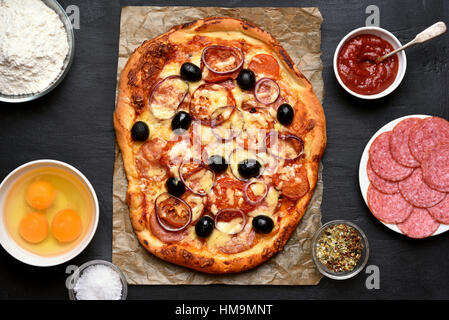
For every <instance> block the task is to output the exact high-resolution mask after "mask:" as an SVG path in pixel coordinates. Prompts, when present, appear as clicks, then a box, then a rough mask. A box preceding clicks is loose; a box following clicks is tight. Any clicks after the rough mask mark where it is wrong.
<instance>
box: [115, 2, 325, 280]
mask: <svg viewBox="0 0 449 320" xmlns="http://www.w3.org/2000/svg"><path fill="white" fill-rule="evenodd" d="M210 16H225V17H234V18H239V19H244V20H247V21H250V22H252V23H255V24H256V25H259V26H260V27H261V28H262V29H264V30H266V31H268V32H270V33H271V34H272V35H273V36H274V37H275V38H276V39H278V40H279V41H280V42H281V44H282V45H283V46H284V48H285V49H286V50H287V52H288V53H289V54H290V55H291V57H292V58H293V60H294V61H295V63H296V64H297V65H298V67H299V69H300V70H301V71H302V73H303V74H304V75H305V76H306V77H307V78H308V79H309V80H310V81H311V82H312V85H313V88H314V90H315V93H316V94H317V96H318V98H319V99H320V100H321V101H322V99H323V92H324V85H323V79H322V76H321V70H322V63H321V59H320V55H321V49H320V44H321V31H320V26H321V23H322V20H323V19H322V17H321V13H320V11H319V10H318V8H215V7H200V8H192V7H124V8H123V9H122V17H121V24H120V43H119V61H118V70H117V81H118V79H119V77H120V74H121V71H122V69H123V68H124V66H125V64H126V62H127V60H128V58H129V56H130V55H131V54H132V52H133V51H134V49H135V48H137V47H138V46H139V45H140V44H141V43H142V42H143V41H145V40H147V39H152V38H154V37H156V36H158V35H160V34H162V33H164V32H166V31H168V30H169V29H170V28H171V27H172V26H175V25H178V24H181V23H185V22H189V21H192V20H195V19H200V18H205V17H210ZM127 185H128V183H127V180H126V175H125V172H124V168H123V161H122V157H121V154H120V152H119V150H118V148H117V151H116V157H115V168H114V179H113V211H114V213H113V244H112V262H113V263H114V264H116V265H117V266H118V267H119V268H120V269H121V270H122V271H123V273H124V274H125V276H126V278H127V280H128V283H129V284H131V285H133V284H134V285H150V284H153V285H161V284H165V285H175V284H184V285H185V284H191V285H193V284H195V285H205V284H233V285H316V284H318V282H319V281H320V279H321V274H320V273H319V272H318V271H317V270H316V268H315V265H314V263H313V260H312V255H311V251H310V246H311V242H312V237H313V234H314V233H315V231H316V230H318V229H319V227H320V226H321V200H322V194H323V182H322V166H320V174H319V181H318V184H317V187H316V190H315V194H314V196H313V198H312V200H311V202H310V204H309V208H308V210H307V212H306V213H305V214H304V217H303V218H302V220H301V222H300V224H299V225H298V228H297V229H296V230H295V232H294V233H293V234H292V236H291V238H290V240H289V241H288V242H287V244H286V246H285V247H284V250H283V251H281V252H280V253H279V254H277V255H276V256H274V257H273V258H272V259H270V260H269V261H267V262H265V263H264V264H262V265H260V266H259V267H257V268H255V269H253V270H250V271H246V272H243V273H239V274H230V275H208V274H203V273H200V272H197V271H193V270H190V269H187V268H184V267H180V266H177V265H174V264H171V263H168V262H165V261H163V260H160V259H159V258H156V257H155V256H153V255H152V254H151V253H149V252H147V251H146V250H145V249H144V248H143V247H142V246H141V245H140V244H139V242H138V240H137V237H136V236H135V234H134V231H133V228H132V226H131V222H130V219H129V212H128V206H127V204H126V189H127Z"/></svg>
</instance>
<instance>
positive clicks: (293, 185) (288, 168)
mask: <svg viewBox="0 0 449 320" xmlns="http://www.w3.org/2000/svg"><path fill="white" fill-rule="evenodd" d="M273 183H274V185H275V186H276V188H278V189H280V190H281V192H282V194H283V195H284V196H286V197H287V198H290V199H293V200H297V199H300V198H302V197H303V196H305V195H306V193H307V192H308V191H309V190H310V184H309V179H308V176H307V169H306V167H305V166H304V165H302V164H300V163H297V162H295V163H289V164H287V165H284V167H282V168H281V169H280V170H279V172H278V173H276V174H275V175H274V176H273Z"/></svg>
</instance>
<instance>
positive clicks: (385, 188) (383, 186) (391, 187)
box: [366, 161, 399, 194]
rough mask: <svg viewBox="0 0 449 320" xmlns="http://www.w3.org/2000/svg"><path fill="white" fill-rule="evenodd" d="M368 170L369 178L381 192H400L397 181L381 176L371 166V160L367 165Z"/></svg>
mask: <svg viewBox="0 0 449 320" xmlns="http://www.w3.org/2000/svg"><path fill="white" fill-rule="evenodd" d="M366 172H367V173H368V179H369V181H370V182H371V183H372V184H373V186H374V187H375V188H376V189H377V190H379V191H380V192H383V193H386V194H393V193H397V192H399V186H398V183H397V182H392V181H388V180H385V179H382V178H381V177H379V176H378V175H377V174H376V173H375V172H374V171H373V169H372V168H371V165H370V162H369V161H368V164H367V165H366Z"/></svg>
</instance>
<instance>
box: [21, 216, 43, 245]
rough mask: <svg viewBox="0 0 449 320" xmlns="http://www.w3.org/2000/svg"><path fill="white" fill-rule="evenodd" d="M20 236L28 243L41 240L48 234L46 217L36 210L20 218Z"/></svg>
mask: <svg viewBox="0 0 449 320" xmlns="http://www.w3.org/2000/svg"><path fill="white" fill-rule="evenodd" d="M19 233H20V236H21V237H22V238H23V239H25V240H26V241H28V242H30V243H39V242H42V241H43V240H44V239H45V238H46V237H47V235H48V221H47V218H46V217H45V216H44V215H43V214H41V213H38V212H31V213H29V214H27V215H26V216H25V217H23V218H22V220H21V221H20V225H19Z"/></svg>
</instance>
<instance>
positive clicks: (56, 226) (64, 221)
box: [51, 209, 82, 242]
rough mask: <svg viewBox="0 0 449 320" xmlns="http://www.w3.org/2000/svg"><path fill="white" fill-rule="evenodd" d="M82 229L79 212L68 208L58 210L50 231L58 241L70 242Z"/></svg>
mask: <svg viewBox="0 0 449 320" xmlns="http://www.w3.org/2000/svg"><path fill="white" fill-rule="evenodd" d="M81 230H82V222H81V217H80V216H79V214H78V213H77V212H76V211H74V210H70V209H65V210H62V211H59V212H58V213H57V214H56V216H55V217H54V218H53V222H52V224H51V231H52V232H53V235H54V236H55V238H56V239H58V241H59V242H72V241H74V240H76V239H77V238H78V237H79V236H80V234H81Z"/></svg>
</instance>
